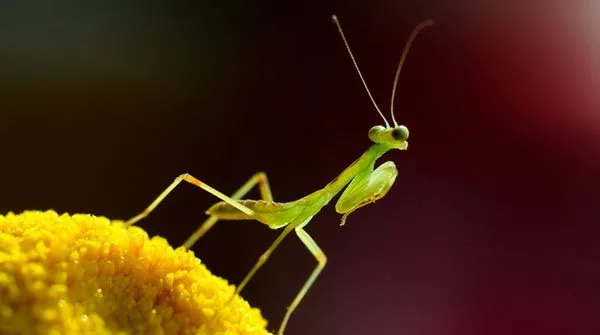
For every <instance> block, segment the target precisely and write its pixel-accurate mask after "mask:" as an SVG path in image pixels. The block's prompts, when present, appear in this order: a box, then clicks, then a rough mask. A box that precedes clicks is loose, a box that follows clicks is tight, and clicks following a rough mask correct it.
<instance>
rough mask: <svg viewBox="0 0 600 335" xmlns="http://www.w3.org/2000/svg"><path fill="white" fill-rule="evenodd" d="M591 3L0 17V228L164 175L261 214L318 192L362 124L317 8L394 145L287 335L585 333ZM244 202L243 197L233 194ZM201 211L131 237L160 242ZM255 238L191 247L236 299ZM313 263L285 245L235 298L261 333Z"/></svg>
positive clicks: (594, 312)
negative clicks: (20, 215)
mask: <svg viewBox="0 0 600 335" xmlns="http://www.w3.org/2000/svg"><path fill="white" fill-rule="evenodd" d="M599 11H600V5H599V4H597V3H595V2H593V1H566V0H565V1H533V0H530V1H505V2H494V1H467V0H459V1H453V2H448V1H441V0H440V1H434V0H429V1H419V2H416V1H413V2H411V1H363V2H359V1H333V0H329V1H311V0H309V1H303V2H293V3H291V2H290V3H281V2H268V1H254V2H247V3H245V2H233V1H224V2H220V3H218V4H215V3H210V2H201V1H200V2H198V1H171V2H166V1H165V2H158V1H149V2H145V3H144V4H140V3H137V4H136V3H133V2H119V3H117V2H114V3H109V2H101V1H78V2H73V3H71V4H68V5H67V4H63V5H57V4H55V3H53V2H44V1H29V2H16V1H15V2H2V4H1V5H0V27H1V29H0V87H1V90H0V113H1V114H0V115H1V116H2V118H1V119H0V145H1V147H2V150H3V158H2V164H1V165H0V167H1V168H0V169H1V170H0V171H1V173H0V181H1V183H2V192H1V193H0V212H2V213H5V212H8V211H15V212H19V211H22V210H25V209H49V208H53V209H55V210H57V211H59V212H70V213H76V212H89V213H95V214H98V215H105V216H108V217H111V218H128V217H130V216H133V215H135V214H137V213H138V212H139V211H140V210H141V209H142V208H144V206H146V205H147V204H148V203H149V202H150V201H151V200H152V199H153V197H154V196H156V195H157V194H158V193H159V192H160V191H162V189H163V188H164V187H166V186H167V184H168V183H169V182H170V181H171V180H172V179H173V178H174V177H176V176H177V175H178V174H179V173H182V172H189V173H191V174H193V175H194V176H196V177H198V178H200V179H202V180H204V181H206V182H207V183H209V184H211V185H212V186H214V187H216V188H218V189H220V190H222V191H223V192H225V193H230V192H232V191H233V190H234V189H235V188H236V187H238V186H239V185H240V184H241V183H242V182H243V181H244V180H245V179H246V178H248V177H249V176H250V175H251V174H252V173H254V172H255V171H259V170H265V171H266V172H267V173H268V175H269V178H270V181H271V186H272V189H273V192H274V195H275V198H276V199H278V200H281V201H287V200H294V199H296V198H298V197H301V196H303V195H305V194H307V193H309V192H312V191H314V190H316V189H317V188H319V187H322V186H324V185H325V184H326V183H327V182H328V181H329V180H331V179H332V178H333V177H334V176H335V175H336V174H337V173H339V172H340V171H341V170H342V169H343V168H344V167H345V166H346V165H348V164H349V163H351V162H352V161H353V160H354V159H356V158H357V157H358V156H359V155H360V154H361V153H362V152H363V151H364V150H365V149H366V148H367V147H368V145H369V141H368V139H367V131H368V130H369V128H370V127H371V126H373V125H376V124H378V123H380V119H379V116H378V115H377V114H376V112H375V110H374V108H373V106H372V105H371V104H370V102H369V99H368V97H367V96H366V93H365V92H364V89H363V88H362V86H361V84H360V81H359V80H358V77H357V75H356V73H355V71H354V69H353V68H352V65H351V62H350V59H349V57H348V55H347V54H346V51H345V49H344V46H343V44H342V41H341V40H340V38H339V36H338V34H337V32H336V29H335V27H334V25H333V24H332V23H331V21H330V18H329V17H330V15H331V14H333V13H336V14H337V15H338V16H339V18H340V20H341V23H342V25H343V26H344V29H345V33H346V35H347V37H348V39H349V42H350V45H351V46H352V48H353V51H354V53H355V56H356V57H357V60H358V63H359V65H360V66H361V69H362V71H363V74H364V75H365V77H366V80H367V82H368V83H369V85H370V88H371V90H372V91H373V93H374V95H375V98H376V100H377V101H378V102H379V104H380V105H381V106H382V107H383V109H384V110H387V109H388V106H389V96H390V93H391V87H392V79H393V75H394V71H395V67H396V64H397V61H398V59H399V57H400V54H401V52H402V48H403V46H404V43H405V41H406V38H407V37H408V35H409V34H410V31H411V29H412V28H413V27H414V26H415V25H416V24H417V23H418V22H420V21H422V20H423V19H427V18H432V19H434V20H435V21H436V25H435V26H433V27H430V28H427V29H426V30H424V31H423V32H422V34H421V35H420V36H419V37H418V38H417V40H416V41H415V43H414V44H413V49H412V50H411V52H410V54H409V56H408V59H407V62H406V64H405V68H404V69H403V73H402V75H401V77H400V82H399V91H398V95H397V101H396V103H395V106H396V108H397V111H396V116H397V119H398V120H399V122H401V123H403V124H405V125H406V126H408V127H409V129H410V131H411V137H410V148H409V150H408V151H406V152H391V153H389V154H387V156H385V157H384V159H387V160H393V161H394V162H396V165H397V166H398V168H399V176H398V179H397V181H396V185H395V186H394V187H393V188H392V190H391V191H390V192H389V193H388V195H387V197H386V198H385V199H383V200H381V201H378V202H377V204H375V205H372V206H368V207H366V208H364V209H361V210H359V211H357V212H356V213H355V214H352V215H351V216H350V217H349V219H348V222H347V225H346V226H344V227H339V226H338V223H339V215H337V214H336V213H335V211H334V210H333V206H332V207H331V208H330V207H327V208H325V209H324V210H323V212H322V213H321V214H319V215H318V216H317V217H315V219H314V220H313V222H312V223H311V224H310V225H309V226H308V228H307V230H308V231H309V232H310V233H311V235H312V236H313V237H314V238H315V240H316V241H317V242H318V243H319V244H320V246H321V247H322V249H323V250H324V251H325V253H326V254H327V255H328V257H329V264H328V265H327V267H326V269H325V271H324V272H323V273H322V275H321V277H320V278H319V280H318V281H317V282H316V284H315V285H314V287H313V289H312V290H311V291H310V292H309V294H308V295H307V297H306V298H305V300H304V301H303V303H302V304H301V306H300V307H299V308H298V310H297V311H296V313H295V314H294V315H293V317H292V320H291V322H290V324H289V327H288V331H287V334H289V335H294V334H390V335H392V334H394V335H395V334H478V335H480V334H537V333H544V334H598V333H599V332H600V321H599V320H598V319H599V317H598V315H599V312H600V289H599V288H598V287H599V284H600V247H599V243H600V242H599V241H600V228H598V222H599V221H600V206H599V199H600V154H599V153H600V151H599V150H600V135H599V134H600V97H599V95H598V94H597V93H596V92H597V91H598V89H599V88H600V66H599V65H598V64H600V62H599V61H600V58H599V55H600V24H599V23H598V22H599V21H598V19H599V18H600V15H599V14H598V13H599ZM253 196H254V197H256V196H258V193H257V192H256V193H255V194H253ZM214 201H215V199H213V198H211V196H210V195H208V194H206V193H204V192H201V191H199V190H196V189H194V188H193V187H191V186H187V185H186V186H183V187H181V188H180V189H177V191H176V192H174V193H173V195H172V196H170V197H169V198H168V200H167V201H165V203H164V204H163V205H161V206H160V207H159V209H158V210H157V211H156V212H155V213H154V214H153V215H152V216H151V217H149V218H148V219H147V220H145V221H143V222H141V223H140V224H141V225H142V226H143V227H144V228H145V229H147V230H148V231H149V233H150V234H153V235H154V234H157V235H161V236H164V237H166V238H167V239H168V240H169V241H170V242H171V243H172V244H173V245H179V244H180V243H182V242H183V241H184V239H185V238H186V237H187V235H188V234H189V233H190V232H191V231H192V230H193V229H194V228H195V227H196V226H197V225H198V224H199V223H200V222H201V221H202V220H203V219H204V218H205V217H204V214H203V212H204V210H205V209H206V208H207V207H208V206H210V205H211V204H212V203H213V202H214ZM277 233H278V232H276V231H270V230H268V229H266V228H265V227H262V226H261V225H260V224H258V223H250V222H248V223H246V222H234V223H229V222H227V223H223V224H220V225H218V226H217V227H216V228H214V230H213V231H211V232H210V234H208V235H207V236H206V237H205V238H203V239H202V240H201V241H200V242H199V243H198V244H197V245H196V246H195V248H194V251H195V252H196V254H197V255H198V257H200V258H201V259H202V260H203V261H204V262H205V263H207V264H208V266H209V267H210V268H211V269H212V270H213V272H215V273H216V274H218V275H220V276H223V277H225V278H228V279H229V280H231V281H232V282H234V283H238V282H239V281H240V280H241V279H242V278H243V276H244V275H245V273H246V272H247V271H248V270H249V268H250V267H251V266H252V264H253V263H254V262H255V261H256V259H257V257H258V256H259V255H260V254H261V252H262V251H263V250H264V249H265V248H266V247H267V246H268V245H269V244H270V242H271V241H272V240H273V239H274V238H275V236H276V235H277ZM315 264H316V262H315V260H314V259H313V258H312V256H311V255H310V254H309V253H308V252H307V251H306V250H305V249H304V247H303V246H302V245H301V243H300V242H299V241H297V240H296V239H295V237H291V238H289V240H287V241H285V243H284V244H283V245H282V246H281V247H280V248H279V249H278V250H277V252H276V253H275V254H274V255H273V257H272V258H271V259H270V261H269V263H268V264H267V265H266V266H265V267H263V269H261V271H260V272H259V273H258V274H257V276H256V277H255V279H253V281H252V282H251V283H250V284H249V286H248V287H247V289H246V290H245V292H244V296H245V297H246V298H247V299H249V300H250V302H251V303H252V304H253V305H256V306H259V307H260V308H261V309H262V310H263V312H264V314H265V315H266V317H267V318H268V319H269V320H270V325H271V329H276V328H277V327H278V325H279V322H280V320H281V318H282V317H283V314H284V312H285V307H286V306H287V305H288V304H289V303H290V302H291V300H292V298H293V296H294V294H295V293H296V291H297V290H298V289H299V288H300V286H301V285H302V283H303V282H304V280H305V279H306V277H307V276H308V275H309V273H310V271H311V270H312V268H313V267H314V266H315Z"/></svg>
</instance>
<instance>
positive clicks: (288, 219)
mask: <svg viewBox="0 0 600 335" xmlns="http://www.w3.org/2000/svg"><path fill="white" fill-rule="evenodd" d="M332 20H333V22H334V23H335V25H336V26H337V29H338V31H339V33H340V35H341V38H342V40H343V42H344V45H345V46H346V49H347V50H348V53H349V55H350V58H351V60H352V63H353V64H354V67H355V68H356V71H357V72H358V75H359V77H360V80H361V81H362V83H363V85H364V87H365V90H366V91H367V94H368V95H369V98H370V99H371V101H372V102H373V105H374V106H375V109H376V110H377V112H378V113H379V115H380V116H381V117H382V118H383V120H384V122H385V126H381V125H380V126H375V127H372V128H371V129H370V130H369V139H370V140H371V141H372V142H373V144H372V145H371V147H369V148H368V149H367V151H366V152H365V153H363V154H362V156H360V157H359V158H358V159H357V160H356V161H354V162H353V163H352V164H350V166H348V167H347V168H346V169H345V170H343V171H342V173H340V174H339V175H338V176H337V177H335V178H334V179H333V180H332V181H331V182H330V183H329V184H327V185H325V187H323V188H322V189H320V190H317V191H315V192H313V193H311V194H309V195H307V196H305V197H303V198H300V199H298V200H296V201H291V202H275V201H274V200H273V195H272V194H271V188H270V186H269V181H268V179H267V175H266V174H265V173H264V172H259V173H257V174H255V175H253V176H252V177H251V178H250V179H249V180H248V181H247V182H246V183H245V184H243V185H242V186H241V187H240V188H239V189H238V190H237V191H236V192H235V193H233V195H231V196H230V197H229V196H227V195H225V194H223V193H221V192H219V191H218V190H216V189H214V188H212V187H211V186H209V185H207V184H206V183H204V182H202V181H200V180H198V179H197V178H195V177H193V176H191V175H190V174H182V175H180V176H179V177H177V178H176V179H175V181H173V182H172V183H171V184H170V185H169V186H168V187H167V188H166V189H165V190H164V191H163V192H162V193H161V194H160V195H159V196H158V197H157V198H156V199H155V200H154V201H153V202H152V203H151V204H150V205H149V206H148V207H147V208H146V209H145V210H144V211H143V212H141V213H140V214H138V215H137V216H135V217H133V218H132V219H130V220H129V221H127V223H128V224H130V225H131V224H134V223H136V222H138V221H139V220H141V219H142V218H144V217H146V216H147V215H148V214H149V213H150V212H152V211H153V210H154V209H155V208H156V206H158V204H160V202H161V201H163V200H164V199H165V197H167V195H168V194H169V193H170V192H171V191H172V190H173V189H174V188H175V187H177V185H179V184H180V183H181V182H182V181H186V182H188V183H190V184H193V185H195V186H198V187H200V188H202V189H203V190H205V191H207V192H208V193H210V194H212V195H214V196H216V197H218V198H219V199H221V200H222V201H221V202H218V203H216V204H215V205H213V206H212V207H210V208H209V209H208V210H207V211H206V214H207V215H210V217H209V218H208V219H207V220H206V221H205V222H204V223H203V224H202V225H200V227H199V228H198V229H197V230H196V231H195V232H194V233H193V234H192V235H191V236H190V237H189V238H188V239H187V240H186V241H185V243H184V244H183V246H184V247H185V248H187V249H189V248H191V247H192V246H193V245H194V243H196V241H197V240H198V239H199V238H200V237H202V236H203V235H204V234H205V233H206V232H207V231H208V230H209V229H210V228H212V227H213V226H214V225H215V223H217V221H219V220H256V221H259V222H262V223H264V224H266V225H267V226H269V227H270V228H272V229H280V228H283V231H282V232H281V233H280V235H279V236H278V237H277V238H276V239H275V241H274V242H273V243H272V244H271V246H270V247H269V248H268V249H267V250H266V251H265V252H264V253H263V254H262V255H261V256H260V257H259V259H258V261H257V262H256V264H255V265H254V266H253V267H252V269H251V270H250V272H248V274H247V275H246V277H245V278H244V279H243V280H242V282H241V283H240V285H239V286H238V287H237V289H236V291H235V294H239V293H240V292H241V291H242V289H243V288H244V287H245V286H246V285H247V284H248V282H249V281H250V279H251V278H252V277H253V276H254V274H255V273H256V271H258V269H259V268H260V267H261V266H262V265H263V264H264V263H265V262H266V261H267V259H268V258H269V256H270V255H271V254H272V253H273V252H274V251H275V249H276V248H277V246H279V244H280V243H281V241H283V239H284V238H285V237H286V236H288V234H289V233H291V232H292V231H294V232H295V233H296V235H297V236H298V238H299V239H300V241H301V242H302V243H303V244H304V245H305V246H306V248H308V250H309V251H310V252H311V253H312V255H313V256H314V257H315V258H316V260H317V263H318V264H317V266H316V268H315V269H314V270H313V271H312V273H311V274H310V276H309V277H308V279H307V280H306V281H305V283H304V285H303V286H302V288H301V289H300V291H299V292H298V293H297V294H296V297H295V298H294V300H293V301H292V303H291V304H290V306H289V307H288V309H287V312H286V314H285V316H284V318H283V320H282V322H281V325H280V327H279V331H278V334H279V335H282V334H283V332H284V330H285V327H286V325H287V323H288V321H289V319H290V316H291V315H292V313H293V312H294V310H295V309H296V307H298V305H299V304H300V301H302V299H303V298H304V296H305V295H306V293H307V292H308V290H309V288H310V287H311V285H312V284H313V283H314V281H315V280H316V279H317V277H318V276H319V274H320V273H321V271H322V270H323V268H324V267H325V264H327V257H326V256H325V254H324V253H323V251H322V250H321V248H320V247H319V246H318V245H317V243H316V242H315V241H314V240H313V238H312V237H311V236H310V235H309V234H308V233H307V232H306V230H304V227H305V226H306V225H307V224H308V223H309V222H310V221H311V219H312V218H313V216H315V215H316V214H317V213H319V211H320V210H321V209H322V208H323V207H324V206H326V205H327V204H328V203H329V202H330V201H331V200H332V199H333V198H334V197H336V196H337V195H338V194H339V193H340V192H342V191H343V192H342V194H341V196H340V197H339V198H338V200H337V202H336V204H335V209H336V211H337V212H338V213H340V214H342V219H341V225H343V224H344V223H345V222H346V218H347V217H348V215H350V214H351V213H352V212H354V211H356V210H357V209H359V208H361V207H363V206H366V205H368V204H370V203H373V202H375V201H376V200H378V199H381V198H383V197H384V196H385V195H386V194H387V193H388V191H389V190H390V188H391V187H392V185H393V184H394V181H395V180H396V176H397V174H398V171H397V169H396V166H395V164H394V162H392V161H387V162H385V163H383V164H381V165H380V166H378V167H377V168H375V167H374V166H375V161H376V160H377V159H379V158H380V157H381V156H382V155H384V154H385V153H386V152H388V151H390V150H393V149H398V150H406V149H407V148H408V141H407V139H408V135H409V132H408V128H407V127H405V126H403V125H398V123H397V122H396V119H395V117H394V113H393V111H394V95H395V93H396V86H397V83H398V77H399V75H400V70H401V69H402V64H403V63H404V60H405V58H406V55H407V53H408V50H409V49H410V45H411V44H412V42H413V40H414V39H415V37H416V36H417V34H418V33H419V32H420V31H421V30H422V29H423V28H425V27H427V26H430V25H432V24H433V21H432V20H426V21H423V22H421V23H420V24H418V25H417V26H416V27H415V28H414V30H413V31H412V34H411V35H410V37H409V39H408V42H407V43H406V46H405V47H404V51H403V53H402V56H401V58H400V62H399V64H398V68H397V70H396V75H395V77H394V84H393V88H392V98H391V103H390V114H391V117H392V122H393V125H390V123H389V122H388V120H387V119H386V118H385V116H384V115H383V113H382V112H381V110H380V109H379V107H378V106H377V104H376V103H375V99H374V98H373V96H372V95H371V92H370V91H369V88H368V87H367V84H366V82H365V80H364V78H363V76H362V74H361V72H360V70H359V68H358V65H357V63H356V60H355V58H354V55H353V54H352V51H351V50H350V46H349V44H348V41H347V40H346V37H345V35H344V32H343V31H342V27H341V25H340V23H339V20H338V19H337V17H336V16H335V15H333V16H332ZM255 186H258V188H259V190H260V195H261V198H262V199H261V200H241V199H242V197H244V196H245V195H246V194H247V193H248V192H249V191H250V190H251V189H252V188H253V187H255Z"/></svg>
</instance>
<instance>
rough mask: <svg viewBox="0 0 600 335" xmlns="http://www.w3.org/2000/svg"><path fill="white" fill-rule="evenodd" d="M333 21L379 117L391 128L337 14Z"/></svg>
mask: <svg viewBox="0 0 600 335" xmlns="http://www.w3.org/2000/svg"><path fill="white" fill-rule="evenodd" d="M331 20H333V23H335V25H336V26H337V28H338V31H339V32H340V35H341V36H342V40H343V41H344V44H345V45H346V49H347V50H348V53H349V54H350V58H351V59H352V63H354V67H355V68H356V72H358V76H359V77H360V80H361V81H362V83H363V85H364V86H365V89H366V90H367V94H369V98H371V101H372V102H373V106H375V109H377V112H379V115H381V118H382V119H383V121H384V122H385V127H386V128H389V127H390V123H389V122H388V120H387V119H386V118H385V116H383V113H382V112H381V110H380V109H379V107H377V103H375V99H373V95H371V91H369V87H368V86H367V82H366V81H365V78H363V75H362V73H360V69H359V68H358V64H357V63H356V60H355V59H354V55H353V54H352V50H350V45H349V44H348V41H347V40H346V36H344V31H342V25H341V24H340V21H339V20H338V18H337V16H336V15H335V14H333V15H331Z"/></svg>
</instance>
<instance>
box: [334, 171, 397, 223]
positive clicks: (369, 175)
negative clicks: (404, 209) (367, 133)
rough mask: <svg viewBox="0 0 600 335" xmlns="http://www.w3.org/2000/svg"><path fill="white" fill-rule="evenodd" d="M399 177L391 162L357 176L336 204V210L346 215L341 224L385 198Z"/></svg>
mask: <svg viewBox="0 0 600 335" xmlns="http://www.w3.org/2000/svg"><path fill="white" fill-rule="evenodd" d="M397 175H398V170H397V169H396V165H395V164H394V162H391V161H388V162H385V163H383V164H381V165H380V166H379V167H377V169H375V170H374V171H373V170H372V171H365V172H363V173H361V174H358V175H356V177H354V179H353V180H352V182H350V184H349V185H348V187H346V190H344V193H342V195H341V196H340V198H339V199H338V201H337V203H336V204H335V210H336V211H337V212H338V213H340V214H344V215H343V216H342V223H341V224H342V225H344V223H345V222H346V218H347V217H348V215H350V213H352V212H354V211H355V210H357V209H359V208H360V207H363V206H366V205H368V204H370V203H372V202H375V201H376V200H378V199H381V198H383V197H384V196H385V195H386V194H387V192H388V191H389V190H390V188H391V187H392V185H393V184H394V181H395V180H396V176H397Z"/></svg>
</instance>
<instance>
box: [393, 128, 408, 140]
mask: <svg viewBox="0 0 600 335" xmlns="http://www.w3.org/2000/svg"><path fill="white" fill-rule="evenodd" d="M392 138H393V139H394V140H396V141H406V140H407V139H408V128H406V127H405V126H398V127H396V128H394V130H392Z"/></svg>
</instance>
